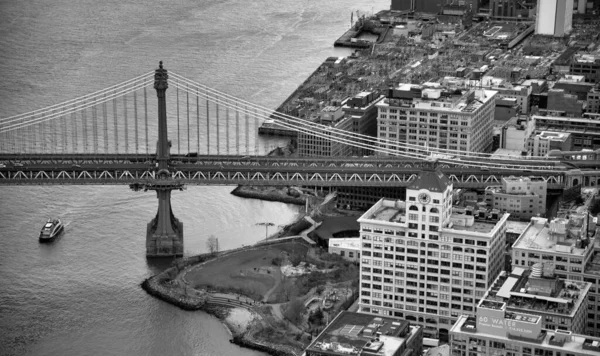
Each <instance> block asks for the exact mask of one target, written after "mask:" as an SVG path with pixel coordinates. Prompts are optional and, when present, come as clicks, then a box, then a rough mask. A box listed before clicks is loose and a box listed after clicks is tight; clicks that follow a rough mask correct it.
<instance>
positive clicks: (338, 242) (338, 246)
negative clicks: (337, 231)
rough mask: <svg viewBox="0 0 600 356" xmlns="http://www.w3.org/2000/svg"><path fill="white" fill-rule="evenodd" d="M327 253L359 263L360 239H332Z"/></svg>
mask: <svg viewBox="0 0 600 356" xmlns="http://www.w3.org/2000/svg"><path fill="white" fill-rule="evenodd" d="M327 252H329V253H334V254H336V255H340V256H341V257H343V258H344V259H345V260H348V261H352V262H358V261H360V238H358V237H347V238H331V239H329V249H328V250H327Z"/></svg>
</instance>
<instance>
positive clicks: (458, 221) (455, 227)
mask: <svg viewBox="0 0 600 356" xmlns="http://www.w3.org/2000/svg"><path fill="white" fill-rule="evenodd" d="M465 212H466V209H464V208H463V207H459V206H456V207H454V208H453V212H452V214H451V216H450V218H449V223H448V224H447V225H446V226H444V227H442V230H443V231H446V232H451V231H469V232H476V233H481V234H488V233H490V232H492V231H493V230H494V228H496V226H497V225H498V222H499V221H500V220H502V219H504V220H506V219H505V215H506V217H508V214H504V213H497V218H493V219H492V218H491V216H492V215H493V213H494V211H488V210H487V209H486V210H481V211H480V210H474V211H473V214H475V215H466V213H465ZM480 212H481V213H484V215H485V216H486V217H485V218H484V217H479V215H478V214H479V213H480ZM358 222H359V223H369V222H371V223H373V222H375V223H378V222H387V223H390V225H400V227H407V220H406V203H405V202H404V201H401V200H391V199H381V200H380V201H379V202H377V203H376V204H375V205H373V206H372V207H371V208H370V209H369V210H367V212H366V213H364V214H363V215H362V216H361V217H360V218H359V219H358Z"/></svg>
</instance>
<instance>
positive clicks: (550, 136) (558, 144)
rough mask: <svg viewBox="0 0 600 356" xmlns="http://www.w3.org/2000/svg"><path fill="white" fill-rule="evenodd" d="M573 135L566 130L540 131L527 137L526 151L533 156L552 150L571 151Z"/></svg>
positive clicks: (545, 153)
mask: <svg viewBox="0 0 600 356" xmlns="http://www.w3.org/2000/svg"><path fill="white" fill-rule="evenodd" d="M572 148H573V135H571V134H570V133H568V132H551V131H542V132H540V133H538V134H532V135H531V136H529V138H528V139H527V151H529V152H531V154H532V155H533V156H546V155H547V154H548V152H550V151H552V150H559V151H571V149H572Z"/></svg>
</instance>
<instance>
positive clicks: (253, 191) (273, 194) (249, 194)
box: [231, 185, 306, 205]
mask: <svg viewBox="0 0 600 356" xmlns="http://www.w3.org/2000/svg"><path fill="white" fill-rule="evenodd" d="M269 188H272V187H255V186H246V185H238V186H237V187H236V188H235V189H234V190H232V191H231V194H232V195H235V196H236V197H240V198H248V199H259V200H265V201H274V202H280V203H285V204H294V205H304V204H306V196H302V195H300V194H299V196H298V197H294V196H291V195H289V193H287V195H285V194H286V193H284V192H283V191H282V189H280V188H272V190H270V191H267V189H269ZM288 191H289V188H288Z"/></svg>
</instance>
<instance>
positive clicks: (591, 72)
mask: <svg viewBox="0 0 600 356" xmlns="http://www.w3.org/2000/svg"><path fill="white" fill-rule="evenodd" d="M569 73H570V74H575V75H583V76H584V77H585V81H586V83H600V52H595V53H580V54H576V55H575V56H574V57H573V60H572V61H571V67H570V71H569Z"/></svg>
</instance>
